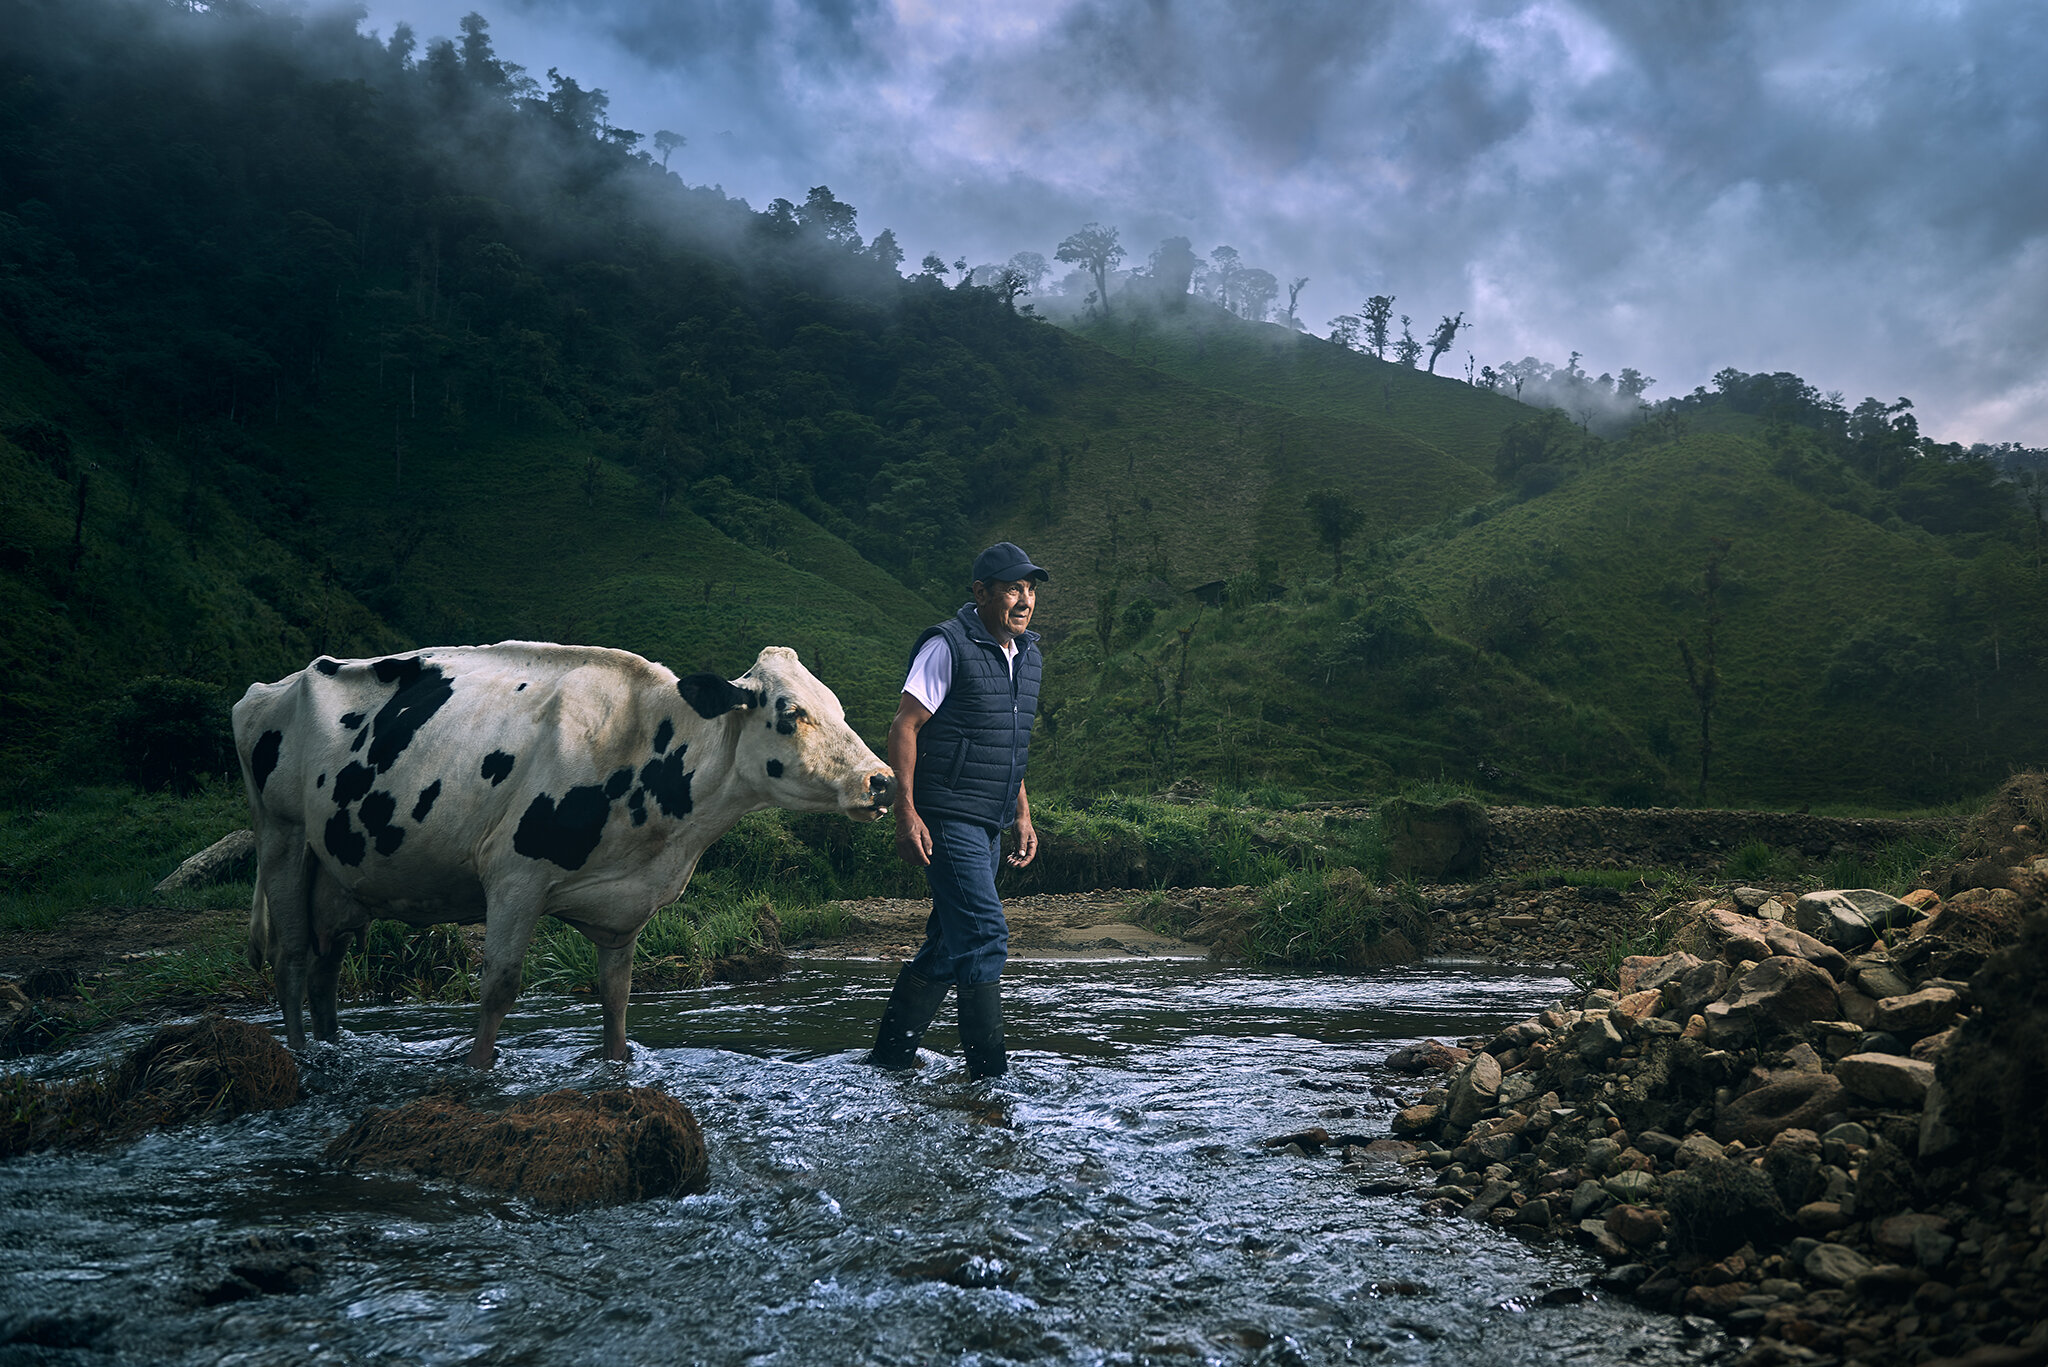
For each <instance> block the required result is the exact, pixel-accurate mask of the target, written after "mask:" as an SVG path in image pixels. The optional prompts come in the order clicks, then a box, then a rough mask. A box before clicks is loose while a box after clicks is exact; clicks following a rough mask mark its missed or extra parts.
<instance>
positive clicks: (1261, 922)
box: [1222, 868, 1429, 969]
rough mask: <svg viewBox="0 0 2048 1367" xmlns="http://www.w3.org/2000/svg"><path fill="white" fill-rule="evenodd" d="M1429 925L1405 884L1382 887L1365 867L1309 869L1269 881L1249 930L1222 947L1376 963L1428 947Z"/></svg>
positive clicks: (1281, 959)
mask: <svg viewBox="0 0 2048 1367" xmlns="http://www.w3.org/2000/svg"><path fill="white" fill-rule="evenodd" d="M1428 927H1429V923H1428V921H1427V919H1426V918H1425V916H1424V915H1423V913H1422V908H1421V905H1420V902H1419V900H1418V899H1416V898H1415V897H1414V895H1413V894H1412V893H1411V892H1410V891H1408V890H1407V889H1405V888H1401V887H1396V888H1391V889H1381V888H1378V887H1376V886H1375V885H1374V884H1373V883H1372V881H1371V880H1370V879H1369V878H1368V877H1367V876H1366V875H1365V874H1363V873H1362V872H1360V871H1359V870H1357V869H1350V868H1336V869H1302V870H1298V871H1296V872H1293V873H1288V874H1284V875H1282V876H1281V877H1279V878H1276V879H1274V880H1273V881H1272V882H1270V883H1268V884H1266V885H1265V886H1264V887H1263V888H1261V889H1260V890H1259V900H1258V905H1257V907H1256V908H1255V910H1254V911H1253V914H1252V916H1251V919H1250V923H1249V925H1247V926H1246V927H1245V929H1244V931H1243V933H1242V937H1241V938H1239V939H1236V940H1234V942H1232V943H1230V944H1227V945H1224V946H1222V948H1223V949H1224V952H1226V953H1228V954H1231V955H1233V956H1234V957H1237V958H1240V959H1242V960H1244V961H1245V962H1246V963H1249V964H1293V965H1300V966H1305V967H1307V966H1312V967H1323V968H1353V969H1356V968H1369V967H1372V966H1373V965H1375V964H1381V963H1399V962H1403V961H1405V960H1407V959H1411V958H1414V957H1415V956H1416V955H1417V954H1418V953H1421V952H1424V951H1426V950H1427V949H1428V946H1429V931H1428Z"/></svg>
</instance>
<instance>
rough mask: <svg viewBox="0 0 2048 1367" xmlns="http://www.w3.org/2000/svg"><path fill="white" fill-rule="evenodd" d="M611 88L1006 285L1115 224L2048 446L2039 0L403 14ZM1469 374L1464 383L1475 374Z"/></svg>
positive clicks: (385, 23) (1680, 378)
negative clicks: (1029, 254)
mask: <svg viewBox="0 0 2048 1367" xmlns="http://www.w3.org/2000/svg"><path fill="white" fill-rule="evenodd" d="M471 8H477V9H480V10H481V11H482V12H483V13H484V14H485V16H486V17H487V18H489V19H490V20H491V24H492V33H493V35H494V37H495V38H496V40H497V45H498V51H499V55H500V56H502V57H505V58H508V59H510V60H512V61H516V62H520V63H523V64H524V65H525V66H526V67H527V68H528V69H529V70H530V71H531V72H532V74H534V75H535V76H538V77H542V78H543V79H545V72H546V71H547V69H548V68H549V67H558V68H560V69H561V71H562V72H563V73H564V74H567V75H572V76H574V77H576V78H577V79H578V80H579V81H581V82H582V83H583V84H584V85H586V86H589V85H596V86H601V87H603V88H604V89H606V90H607V91H608V92H609V93H610V95H611V97H612V118H613V121H614V122H615V123H617V124H620V125H622V126H625V127H628V128H634V129H638V130H640V131H642V132H644V133H649V134H651V133H653V132H654V131H655V130H656V129H660V128H668V129H673V130H675V131H677V132H680V133H682V134H684V135H685V136H687V137H688V138H689V140H690V141H689V146H688V147H687V148H686V149H685V150H684V151H682V152H680V153H678V154H677V155H676V157H675V159H674V160H673V161H672V162H671V169H674V170H677V171H679V172H681V173H682V174H683V175H684V177H685V178H686V179H688V180H690V181H692V182H693V183H698V182H701V183H707V184H710V183H716V184H719V185H723V186H724V187H725V189H726V191H727V192H728V193H730V194H735V195H739V196H742V197H744V198H746V199H747V200H748V201H749V202H750V203H752V204H753V205H754V206H755V207H756V208H759V207H761V206H762V205H765V204H766V203H767V202H768V201H769V200H771V199H773V198H775V197H776V196H778V195H781V196H786V197H788V198H790V199H794V200H801V199H802V198H803V194H804V191H805V190H806V189H807V188H809V187H810V186H813V185H821V184H822V185H829V186H831V187H832V189H833V191H834V192H835V193H837V194H838V196H839V197H840V198H841V199H843V200H846V201H848V202H850V203H852V204H854V205H856V206H857V207H858V208H859V210H860V226H861V229H862V231H863V232H864V233H865V234H866V235H868V236H872V235H873V234H874V233H876V232H878V231H880V230H881V229H882V228H884V227H893V228H894V229H895V230H896V232H897V235H898V237H899V238H901V240H902V242H903V245H904V247H905V248H906V249H907V250H908V252H909V254H910V259H911V260H912V261H915V260H917V259H918V258H919V257H921V256H922V255H923V254H924V253H925V252H927V251H934V250H935V251H938V252H939V253H940V254H941V255H943V256H944V257H945V258H946V259H947V260H949V261H950V260H953V259H954V258H956V257H960V256H966V257H967V258H969V259H970V260H972V261H975V262H982V261H990V260H1001V259H1004V258H1007V257H1008V256H1009V255H1010V254H1011V253H1012V252H1016V251H1019V250H1025V249H1030V250H1035V251H1039V252H1043V253H1045V254H1046V255H1047V256H1048V257H1050V256H1051V255H1052V252H1053V249H1054V247H1055V246H1056V244H1057V243H1058V242H1059V241H1060V239H1061V238H1062V237H1064V236H1065V235H1066V234H1068V233H1070V232H1072V231H1073V230H1074V229H1075V228H1077V227H1079V226H1080V225H1081V224H1082V223H1084V222H1087V221H1090V220H1096V221H1100V222H1102V223H1104V224H1113V225H1115V226H1116V227H1117V228H1119V229H1120V230H1121V232H1122V238H1123V241H1124V242H1125V243H1126V244H1127V245H1128V246H1130V248H1131V249H1132V254H1133V256H1134V258H1136V259H1137V260H1138V261H1140V262H1142V260H1143V258H1144V257H1145V255H1146V254H1147V253H1149V251H1150V250H1151V248H1152V247H1153V246H1154V245H1155V244H1156V243H1157V242H1158V241H1159V240H1160V239H1161V238H1164V237H1168V236H1186V237H1188V238H1190V239H1191V240H1192V241H1193V242H1194V244H1195V247H1196V250H1197V251H1198V252H1202V253H1204V254H1206V253H1207V252H1208V251H1209V250H1210V249H1211V248H1213V247H1215V246H1216V245H1218V244H1224V243H1227V244H1229V245H1231V246H1234V247H1236V248H1237V249H1238V251H1239V252H1240V253H1241V254H1242V255H1243V256H1244V258H1245V259H1246V260H1247V261H1249V262H1250V263H1251V264H1254V265H1261V266H1264V267H1265V268H1267V269H1268V270H1270V271H1272V272H1273V274H1275V275H1276V276H1279V277H1282V278H1283V279H1286V278H1291V277H1294V276H1303V275H1305V276H1308V277H1309V279H1310V283H1309V285H1308V287H1307V288H1306V289H1305V290H1304V291H1303V295H1302V310H1301V316H1302V317H1303V319H1304V320H1305V321H1307V322H1308V323H1309V324H1310V325H1311V327H1312V329H1313V330H1315V331H1317V332H1323V331H1327V328H1326V326H1325V323H1324V320H1326V319H1328V318H1330V317H1332V316H1333V315H1335V314H1338V313H1344V312H1355V311H1356V310H1357V308H1358V305H1359V303H1360V301H1361V300H1362V299H1363V298H1364V297H1365V296H1366V295H1368V294H1375V293H1391V294H1393V295H1395V296H1396V298H1397V301H1398V302H1397V306H1396V307H1397V311H1400V312H1406V313H1409V314H1412V315H1413V316H1414V318H1415V320H1416V331H1417V332H1418V333H1422V334H1424V335H1426V328H1427V326H1428V325H1431V324H1434V322H1435V321H1436V319H1437V318H1438V317H1439V316H1440V315H1443V314H1447V313H1456V312H1458V311H1460V310H1462V311H1463V312H1464V314H1465V316H1466V318H1467V320H1468V321H1469V322H1470V323H1471V324H1472V326H1471V329H1470V331H1469V332H1468V333H1466V334H1465V336H1464V337H1462V338H1461V339H1460V351H1459V353H1458V356H1459V360H1460V364H1459V366H1458V367H1457V368H1458V369H1459V370H1460V371H1462V369H1463V366H1462V353H1463V350H1464V348H1466V347H1469V348H1470V349H1471V350H1472V351H1473V352H1475V353H1476V354H1477V357H1478V359H1479V361H1480V362H1481V363H1495V364H1498V363H1500V362H1502V361H1508V360H1513V359H1517V358H1519V357H1522V356H1524V355H1535V356H1538V357H1541V358H1543V359H1545V360H1549V361H1553V362H1562V361H1563V360H1564V359H1565V357H1566V355H1567V354H1568V353H1570V352H1572V351H1579V352H1582V353H1584V357H1585V359H1584V360H1583V361H1582V364H1583V365H1585V366H1586V368H1587V369H1588V370H1590V371H1592V372H1594V373H1596V374H1597V373H1598V372H1600V371H1602V370H1611V371H1619V370H1620V369H1621V368H1622V367H1623V366H1634V367H1636V368H1637V369H1639V370H1642V371H1644V372H1646V373H1648V374H1650V375H1654V376H1656V377H1657V380H1658V383H1657V384H1656V385H1655V386H1654V387H1653V388H1652V389H1651V390H1650V394H1649V396H1650V397H1651V398H1660V397H1668V396H1670V395H1672V394H1675V393H1683V392H1687V391H1689V390H1690V389H1691V388H1692V387H1693V386H1694V385H1697V384H1703V383H1706V381H1707V380H1708V377H1709V376H1711V375H1712V373H1713V372H1714V371H1715V370H1718V369H1719V368H1721V367H1722V366H1728V365H1733V366H1736V367H1738V368H1740V369H1743V370H1748V371H1769V370H1792V371H1796V372H1798V373H1799V374H1801V375H1803V376H1805V377H1806V378H1807V379H1808V380H1809V381H1811V382H1813V383H1814V384H1816V385H1817V386H1818V387H1819V388H1821V389H1822V390H1840V391H1842V392H1843V394H1844V395H1845V396H1846V397H1847V399H1848V401H1849V402H1850V403H1852V404H1853V403H1855V402H1856V401H1857V400H1858V399H1860V398H1862V397H1864V396H1865V395H1876V396H1879V397H1882V398H1884V399H1886V400H1887V401H1889V400H1891V399H1894V398H1897V397H1899V396H1901V395H1905V396H1909V397H1911V398H1912V399H1913V401H1914V403H1915V405H1916V411H1917V412H1918V413H1919V415H1920V417H1921V423H1922V429H1923V430H1924V431H1926V432H1928V433H1929V434H1931V435H1935V436H1939V437H1941V438H1944V439H1955V440H1962V441H1966V442H1967V441H2021V442H2024V443H2026V444H2027V445H2030V446H2048V369H2044V362H2048V76H2044V73H2048V5H2042V4H2040V3H2039V0H1997V2H1988V0H1987V2H1986V3H1972V2H1971V0H1949V2H1948V3H1934V2H1932V0H1929V2H1927V3H1906V2H1904V0H1802V2H1801V3H1791V4H1787V3H1784V0H1770V2H1766V0H1683V3H1679V2H1676V0H1578V2H1577V3H1568V2H1567V0H1535V2H1534V3H1519V2H1517V0H1499V2H1498V3H1488V2H1487V0H1437V2H1436V3H1422V2H1421V0H1335V2H1332V3H1317V2H1316V0H1296V2H1295V3H1289V4H1285V5H1279V4H1272V3H1268V0H1035V2H1033V3H1013V4H988V3H977V2H976V0H695V2H694V3H693V2H691V0H375V3H373V4H372V6H371V17H370V19H369V20H368V21H367V26H368V27H373V28H379V29H382V30H383V31H385V32H387V33H388V32H389V30H390V27H391V25H392V24H393V23H394V22H395V21H397V20H399V19H408V20H410V21H411V22H412V23H413V25H414V27H415V28H416V29H418V30H419V31H420V33H421V35H422V36H423V37H427V36H433V35H442V34H454V33H455V31H456V21H457V19H458V18H459V17H460V16H461V15H462V14H463V13H464V12H466V11H467V10H469V9H471ZM1449 364H1450V358H1446V361H1445V363H1444V367H1448V366H1449Z"/></svg>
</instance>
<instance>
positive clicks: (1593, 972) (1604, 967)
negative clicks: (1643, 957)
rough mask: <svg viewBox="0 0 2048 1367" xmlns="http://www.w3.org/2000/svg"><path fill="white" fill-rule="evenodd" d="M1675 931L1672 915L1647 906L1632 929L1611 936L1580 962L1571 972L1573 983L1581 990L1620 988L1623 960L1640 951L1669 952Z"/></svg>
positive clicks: (1651, 952)
mask: <svg viewBox="0 0 2048 1367" xmlns="http://www.w3.org/2000/svg"><path fill="white" fill-rule="evenodd" d="M1672 933H1673V926H1672V918H1670V917H1663V918H1657V917H1655V916H1652V915H1650V914H1649V913H1648V911H1647V909H1646V910H1645V913H1644V915H1643V916H1642V918H1641V920H1640V921H1638V923H1637V924H1636V925H1635V926H1634V927H1633V928H1631V929H1629V930H1626V931H1623V932H1621V933H1620V934H1616V935H1611V936H1609V937H1608V939H1607V942H1606V943H1605V944H1603V945H1601V946H1600V948H1599V949H1597V950H1595V951H1594V952H1593V953H1592V954H1590V955H1588V956H1587V957H1586V958H1584V959H1581V960H1580V961H1579V966H1578V969H1577V970H1576V971H1575V972H1573V973H1572V974H1571V975H1570V978H1571V983H1572V986H1573V987H1574V988H1576V989H1578V990H1579V991H1581V992H1584V991H1588V990H1590V989H1592V988H1595V987H1605V988H1619V987H1620V986H1621V961H1622V960H1623V959H1628V958H1633V957H1634V956H1636V955H1638V954H1650V955H1657V954H1668V953H1670V952H1671V936H1672Z"/></svg>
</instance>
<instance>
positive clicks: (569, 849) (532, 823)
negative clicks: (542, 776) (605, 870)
mask: <svg viewBox="0 0 2048 1367" xmlns="http://www.w3.org/2000/svg"><path fill="white" fill-rule="evenodd" d="M611 810H612V804H611V802H610V801H609V800H608V799H607V798H606V797H605V795H604V789H602V788H600V787H598V786H596V785H595V784H591V785H589V786H587V787H580V788H571V789H570V790H569V791H568V792H567V793H564V794H563V795H562V800H561V802H560V803H559V804H558V803H556V801H555V800H554V799H553V798H551V797H549V796H548V795H547V794H546V793H541V794H539V795H537V796H536V797H535V798H534V799H533V801H532V803H530V804H529V805H528V806H527V808H526V815H524V816H522V817H520V818H519V829H518V830H516V831H514V832H512V848H513V849H515V850H517V851H518V852H519V853H520V854H523V855H525V856H526V857H527V858H528V859H545V860H547V861H548V862H549V863H551V864H559V865H561V866H562V867H563V868H565V869H580V868H582V867H583V865H584V863H585V862H586V861H587V860H589V858H590V855H591V851H593V850H595V849H596V848H597V842H598V841H599V840H601V839H603V838H604V823H605V818H606V817H608V816H610V815H611Z"/></svg>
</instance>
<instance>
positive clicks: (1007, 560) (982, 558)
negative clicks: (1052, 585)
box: [974, 541, 1052, 584]
mask: <svg viewBox="0 0 2048 1367" xmlns="http://www.w3.org/2000/svg"><path fill="white" fill-rule="evenodd" d="M1050 578H1052V576H1051V575H1050V574H1048V573H1046V571H1044V570H1042V569H1040V568H1039V567H1038V566H1036V565H1034V564H1032V563H1031V557H1030V556H1028V555H1026V554H1024V551H1023V548H1022V547H1020V546H1017V545H1015V544H1013V543H1011V542H1008V541H998V542H996V544H995V545H993V546H990V547H989V548H988V549H987V550H985V551H983V552H982V553H981V554H980V555H977V556H975V557H974V582H975V583H977V584H991V583H994V582H995V581H996V580H998V579H1012V580H1014V579H1037V580H1041V581H1043V580H1047V579H1050Z"/></svg>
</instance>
